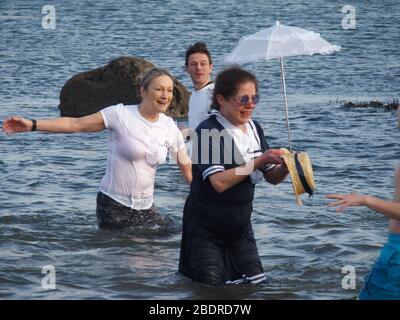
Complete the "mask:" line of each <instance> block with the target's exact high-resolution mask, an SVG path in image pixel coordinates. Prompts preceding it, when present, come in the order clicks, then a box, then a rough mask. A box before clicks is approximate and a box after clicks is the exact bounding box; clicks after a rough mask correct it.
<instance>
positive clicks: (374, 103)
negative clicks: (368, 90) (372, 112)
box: [341, 98, 400, 111]
mask: <svg viewBox="0 0 400 320" xmlns="http://www.w3.org/2000/svg"><path fill="white" fill-rule="evenodd" d="M341 104H342V106H343V107H345V108H383V109H385V110H387V111H396V110H397V109H398V108H399V106H400V102H399V99H395V98H393V100H392V101H391V102H389V103H383V102H381V101H378V100H371V101H369V102H365V101H360V102H359V101H356V102H352V101H342V103H341Z"/></svg>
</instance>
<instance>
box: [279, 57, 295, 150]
mask: <svg viewBox="0 0 400 320" xmlns="http://www.w3.org/2000/svg"><path fill="white" fill-rule="evenodd" d="M279 60H280V65H281V75H282V87H283V98H284V101H285V112H286V126H287V130H288V140H289V151H290V152H292V151H293V150H292V139H291V137H290V126H289V111H288V105H287V97H286V81H285V69H284V68H283V59H282V57H280V58H279Z"/></svg>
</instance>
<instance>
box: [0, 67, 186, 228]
mask: <svg viewBox="0 0 400 320" xmlns="http://www.w3.org/2000/svg"><path fill="white" fill-rule="evenodd" d="M140 94H141V96H142V102H141V103H140V104H139V105H123V104H118V105H114V106H110V107H107V108H105V109H103V110H101V111H99V112H97V113H94V114H92V115H88V116H85V117H81V118H70V117H61V118H57V119H47V120H34V119H33V120H29V119H25V118H22V117H16V116H12V117H9V118H7V119H6V120H5V121H4V123H3V131H4V132H5V133H7V134H12V133H17V132H27V131H45V132H63V133H73V132H96V131H101V130H104V129H106V128H107V129H109V130H110V136H109V147H108V155H107V168H106V173H105V175H104V177H103V179H102V181H101V184H100V191H99V193H98V195H97V209H96V213H97V218H98V223H99V227H100V228H125V227H135V228H141V227H143V226H146V228H147V227H150V228H151V229H158V228H159V227H163V226H164V225H166V224H168V218H167V217H165V216H162V215H160V214H159V213H158V212H157V210H156V209H155V207H154V200H153V193H154V180H155V173H156V167H157V166H158V165H159V164H161V163H164V162H165V161H166V157H167V153H168V152H170V154H171V155H172V157H174V159H175V160H176V161H177V164H178V166H179V168H180V170H181V172H182V175H183V176H184V178H185V180H186V181H187V182H188V183H190V182H191V180H192V172H191V162H190V159H189V157H188V156H187V154H186V150H185V145H184V141H183V137H182V134H181V133H180V131H179V129H178V127H177V126H176V125H175V123H174V121H173V119H172V118H170V117H168V116H166V115H165V114H164V112H165V111H166V110H167V108H168V107H169V105H170V103H171V101H172V96H173V79H172V76H171V75H170V74H169V73H168V72H167V71H165V70H162V69H158V68H154V69H152V70H150V71H149V72H147V73H146V75H145V76H144V77H143V79H142V82H141V87H140Z"/></svg>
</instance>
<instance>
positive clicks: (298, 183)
mask: <svg viewBox="0 0 400 320" xmlns="http://www.w3.org/2000/svg"><path fill="white" fill-rule="evenodd" d="M281 150H283V151H284V153H283V155H282V158H283V160H284V161H285V163H286V166H287V168H288V170H289V174H290V178H291V179H292V186H293V191H294V194H295V196H296V203H297V204H298V205H300V206H301V205H302V204H303V203H302V202H301V199H300V195H301V194H303V193H305V192H307V193H308V194H309V195H310V197H311V196H312V195H313V192H314V190H315V182H314V174H313V170H312V164H311V160H310V158H309V156H308V154H307V153H306V152H290V151H289V150H287V149H285V148H282V149H281Z"/></svg>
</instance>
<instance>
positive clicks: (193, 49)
mask: <svg viewBox="0 0 400 320" xmlns="http://www.w3.org/2000/svg"><path fill="white" fill-rule="evenodd" d="M194 53H204V54H205V55H207V57H208V62H209V63H210V64H212V59H211V54H210V51H208V48H207V45H206V44H205V43H204V42H196V43H195V44H193V45H191V46H189V48H187V50H186V54H185V66H187V65H188V62H189V57H190V55H192V54H194Z"/></svg>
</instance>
